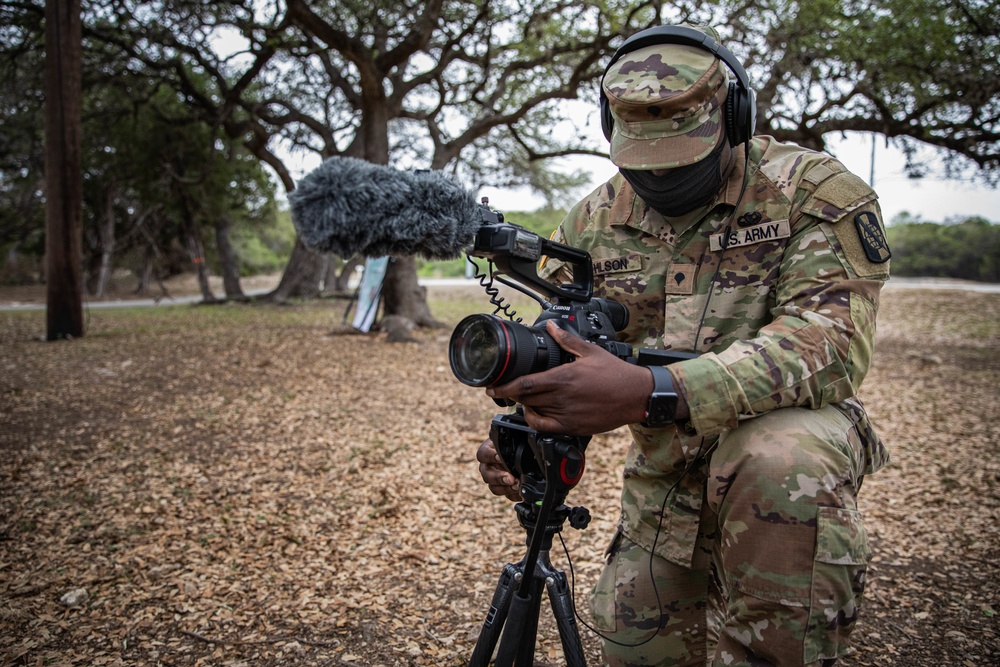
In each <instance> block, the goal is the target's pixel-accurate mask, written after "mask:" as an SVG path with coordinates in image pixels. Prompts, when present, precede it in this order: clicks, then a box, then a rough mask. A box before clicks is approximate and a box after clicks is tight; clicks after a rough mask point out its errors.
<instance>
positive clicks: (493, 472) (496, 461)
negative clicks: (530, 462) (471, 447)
mask: <svg viewBox="0 0 1000 667" xmlns="http://www.w3.org/2000/svg"><path fill="white" fill-rule="evenodd" d="M476 460H477V461H479V474H480V475H482V477H483V481H484V482H486V484H487V485H488V486H489V487H490V492H491V493H492V494H493V495H495V496H505V497H506V498H508V499H509V500H513V501H519V500H521V484H520V482H518V481H517V478H516V477H514V475H512V474H510V471H509V470H507V466H506V465H504V462H503V459H502V458H501V457H500V454H499V453H498V452H497V450H496V447H495V446H494V445H493V441H492V440H487V441H486V442H484V443H483V444H481V445H480V446H479V449H478V450H476Z"/></svg>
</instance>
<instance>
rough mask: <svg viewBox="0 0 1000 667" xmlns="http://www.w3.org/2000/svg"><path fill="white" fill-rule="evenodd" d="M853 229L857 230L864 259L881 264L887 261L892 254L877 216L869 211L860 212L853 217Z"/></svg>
mask: <svg viewBox="0 0 1000 667" xmlns="http://www.w3.org/2000/svg"><path fill="white" fill-rule="evenodd" d="M854 227H855V228H856V229H857V230H858V236H859V237H861V247H862V248H864V250H865V257H867V258H868V261H869V262H872V263H874V264H881V263H882V262H887V261H889V258H890V257H892V252H890V251H889V243H888V241H886V239H885V233H884V232H883V231H882V225H881V224H879V221H878V216H877V215H875V214H874V213H872V212H871V211H861V212H860V213H858V214H857V215H856V216H854Z"/></svg>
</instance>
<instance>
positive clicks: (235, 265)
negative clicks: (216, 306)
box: [215, 216, 247, 301]
mask: <svg viewBox="0 0 1000 667" xmlns="http://www.w3.org/2000/svg"><path fill="white" fill-rule="evenodd" d="M215 246H216V248H218V250H219V262H220V263H221V264H222V267H221V268H222V287H223V289H225V290H226V298H227V299H232V300H236V301H246V298H247V297H246V294H244V293H243V288H242V287H241V286H240V260H239V257H237V255H236V249H235V248H233V244H232V242H231V241H230V240H229V218H228V217H227V216H220V217H219V218H218V219H217V220H216V221H215Z"/></svg>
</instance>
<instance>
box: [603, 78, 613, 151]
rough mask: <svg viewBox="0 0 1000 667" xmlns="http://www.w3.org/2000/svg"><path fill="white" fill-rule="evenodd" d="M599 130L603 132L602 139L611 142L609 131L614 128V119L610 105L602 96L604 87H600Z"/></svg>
mask: <svg viewBox="0 0 1000 667" xmlns="http://www.w3.org/2000/svg"><path fill="white" fill-rule="evenodd" d="M600 104H601V129H602V130H604V138H605V139H607V140H608V141H611V131H612V130H614V128H615V117H614V116H612V115H611V105H610V104H609V103H608V96H607V95H605V94H604V86H603V85H602V86H601V102H600Z"/></svg>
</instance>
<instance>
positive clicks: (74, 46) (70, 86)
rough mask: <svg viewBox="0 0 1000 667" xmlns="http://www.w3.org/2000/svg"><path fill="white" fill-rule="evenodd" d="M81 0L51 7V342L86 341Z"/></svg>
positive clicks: (57, 0)
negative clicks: (69, 339)
mask: <svg viewBox="0 0 1000 667" xmlns="http://www.w3.org/2000/svg"><path fill="white" fill-rule="evenodd" d="M81 34H82V33H81V26H80V0H47V1H46V3H45V144H46V148H45V181H46V187H45V198H46V203H45V254H46V258H47V259H46V262H47V265H48V266H47V271H46V281H47V285H46V338H47V339H48V340H58V339H61V338H79V337H81V336H83V259H82V255H83V177H82V174H81V171H80V164H81V158H80V132H81V126H80V124H81V121H80V115H81V104H82V97H83V87H82V65H81V62H82V56H81V52H82V42H81V39H82V37H81Z"/></svg>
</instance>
